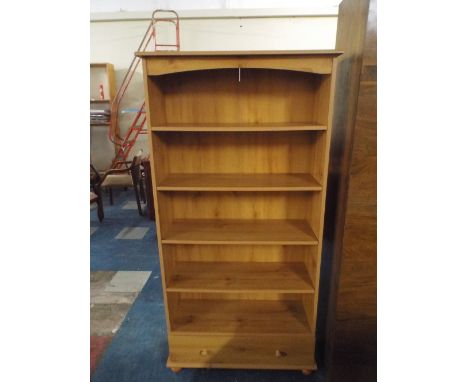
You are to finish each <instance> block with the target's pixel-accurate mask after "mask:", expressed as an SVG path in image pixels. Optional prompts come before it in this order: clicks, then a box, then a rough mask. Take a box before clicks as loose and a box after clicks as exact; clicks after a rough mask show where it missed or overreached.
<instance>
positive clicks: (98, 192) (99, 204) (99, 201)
mask: <svg viewBox="0 0 468 382" xmlns="http://www.w3.org/2000/svg"><path fill="white" fill-rule="evenodd" d="M95 194H96V195H97V196H98V199H97V207H98V210H97V214H98V218H99V222H102V221H103V220H104V206H103V204H102V192H101V188H100V187H96V189H95Z"/></svg>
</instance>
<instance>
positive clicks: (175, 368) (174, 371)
mask: <svg viewBox="0 0 468 382" xmlns="http://www.w3.org/2000/svg"><path fill="white" fill-rule="evenodd" d="M170 369H171V371H172V372H173V373H178V372H179V371H181V370H182V368H181V367H171V368H170Z"/></svg>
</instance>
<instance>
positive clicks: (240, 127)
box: [151, 122, 327, 132]
mask: <svg viewBox="0 0 468 382" xmlns="http://www.w3.org/2000/svg"><path fill="white" fill-rule="evenodd" d="M323 130H327V126H324V125H320V124H318V123H314V122H311V123H200V124H194V123H171V124H166V125H163V126H152V127H151V131H187V132H196V131H323Z"/></svg>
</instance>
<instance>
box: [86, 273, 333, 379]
mask: <svg viewBox="0 0 468 382" xmlns="http://www.w3.org/2000/svg"><path fill="white" fill-rule="evenodd" d="M167 351H168V350H167V338H166V322H165V317H164V302H163V297H162V287H161V278H160V272H159V268H157V269H155V270H154V271H153V273H152V274H151V276H150V278H149V279H148V282H147V283H146V285H145V287H144V288H143V290H142V291H141V293H140V295H139V296H138V298H137V300H136V301H135V303H134V304H133V306H132V308H131V309H130V311H129V313H128V314H127V317H126V318H125V320H124V322H123V323H122V326H121V327H120V330H119V331H118V332H117V334H116V335H115V337H114V339H113V340H112V342H111V344H110V345H109V347H108V348H107V350H106V352H105V354H104V355H103V357H102V359H101V361H100V363H99V365H98V367H97V369H96V371H95V372H94V374H93V376H92V378H91V381H92V382H156V381H164V382H166V381H167V382H170V381H178V382H181V381H194V382H197V381H199V382H202V381H203V382H221V381H223V382H263V381H265V382H271V381H275V382H301V381H304V382H306V381H308V382H323V381H325V377H324V374H323V372H321V371H317V372H315V373H313V374H312V375H310V376H304V375H302V373H301V372H300V371H256V370H225V369H183V370H182V371H181V372H180V373H177V374H175V373H173V372H172V371H171V370H170V369H168V368H167V367H166V361H167V356H168V353H167Z"/></svg>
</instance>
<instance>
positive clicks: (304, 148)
mask: <svg viewBox="0 0 468 382" xmlns="http://www.w3.org/2000/svg"><path fill="white" fill-rule="evenodd" d="M153 134H155V135H156V145H155V149H154V150H155V151H154V155H155V158H157V159H159V158H161V159H160V160H159V161H158V162H157V164H158V167H157V170H158V175H159V178H160V179H162V178H164V176H165V175H168V174H180V173H185V174H203V173H205V174H206V173H211V174H296V173H302V174H312V175H314V176H315V175H316V174H317V175H320V176H318V177H316V178H317V180H318V181H320V178H321V174H320V173H319V169H321V168H322V167H323V160H324V156H323V146H324V143H325V139H324V138H323V137H324V134H325V133H324V132H318V131H294V132H243V133H231V132H222V133H217V132H200V133H191V134H184V133H179V132H158V133H153Z"/></svg>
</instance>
